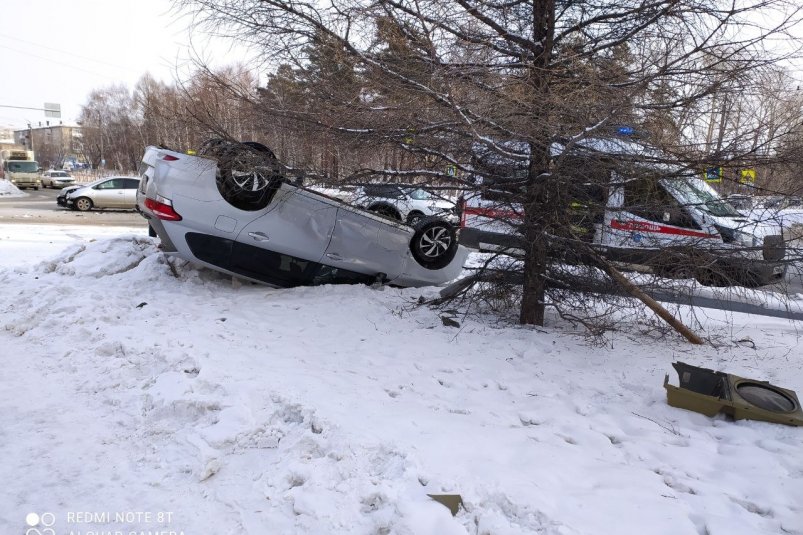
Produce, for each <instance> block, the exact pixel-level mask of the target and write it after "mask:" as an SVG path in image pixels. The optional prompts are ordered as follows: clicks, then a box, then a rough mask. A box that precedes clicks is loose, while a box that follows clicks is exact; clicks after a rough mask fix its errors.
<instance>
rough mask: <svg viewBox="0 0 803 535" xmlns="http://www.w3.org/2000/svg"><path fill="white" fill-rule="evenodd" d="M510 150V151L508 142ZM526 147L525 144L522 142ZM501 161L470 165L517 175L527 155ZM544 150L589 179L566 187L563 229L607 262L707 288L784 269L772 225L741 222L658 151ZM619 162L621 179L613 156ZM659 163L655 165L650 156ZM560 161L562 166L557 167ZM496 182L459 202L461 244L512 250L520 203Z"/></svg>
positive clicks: (628, 146) (592, 143) (628, 145)
mask: <svg viewBox="0 0 803 535" xmlns="http://www.w3.org/2000/svg"><path fill="white" fill-rule="evenodd" d="M511 150H516V148H515V147H512V148H511ZM524 150H526V147H525V149H524ZM524 150H522V151H520V152H521V154H522V156H523V158H520V159H518V160H516V162H515V163H512V164H511V163H510V161H509V160H507V161H505V160H506V157H505V156H502V157H501V158H500V157H499V156H498V155H496V154H491V155H489V156H487V157H486V156H485V155H483V154H480V155H479V156H478V158H477V161H476V162H475V165H477V166H478V168H480V166H486V167H487V168H488V169H490V170H491V173H489V174H491V175H496V176H506V174H507V175H509V176H510V177H511V183H512V184H514V185H518V184H520V183H521V180H520V179H521V177H520V176H515V173H516V172H517V171H518V170H524V171H525V172H526V165H527V163H526V162H527V153H526V152H525V151H524ZM551 151H552V154H553V155H554V156H555V157H557V156H560V157H561V158H563V159H564V161H569V160H568V159H570V158H572V159H574V163H573V164H571V169H582V170H583V172H584V173H586V174H587V175H588V176H593V178H594V180H593V182H588V183H585V182H584V181H583V180H581V179H578V181H577V183H575V184H570V185H568V187H569V189H572V190H573V192H572V194H571V195H570V197H571V200H570V206H567V207H566V210H568V211H569V217H570V219H571V220H572V222H571V227H572V228H571V230H572V233H573V235H574V236H575V237H576V238H577V239H580V240H582V241H585V242H587V243H588V244H589V245H590V246H592V248H593V249H594V250H596V251H597V253H598V254H600V255H602V256H604V257H606V258H608V259H609V260H612V261H615V262H619V263H622V264H624V265H626V266H628V267H632V268H634V269H639V270H649V271H654V272H657V273H660V274H662V275H669V276H672V275H675V274H685V273H688V272H689V271H691V273H690V274H692V275H694V276H695V277H696V278H697V279H698V280H699V281H700V282H703V283H705V284H712V285H718V286H719V285H729V284H733V283H736V284H741V285H745V286H760V285H765V284H770V283H773V282H777V281H778V280H780V279H782V278H783V276H784V274H785V272H786V263H785V262H784V257H785V254H786V252H785V245H784V239H783V236H782V232H781V228H780V227H779V226H777V225H774V224H771V223H769V222H759V221H754V220H751V219H749V218H747V217H745V216H744V215H743V214H741V213H739V212H738V211H737V210H736V209H735V208H734V207H733V206H731V205H730V204H728V202H726V201H725V200H724V199H723V198H722V197H720V196H719V194H718V193H717V192H716V191H715V190H714V189H713V188H712V187H711V186H710V185H709V184H708V183H706V182H705V181H704V180H702V179H699V178H696V173H694V172H691V173H685V172H684V170H683V169H682V168H680V167H679V166H675V165H670V164H669V163H666V162H667V159H668V157H666V156H664V155H660V154H655V151H654V150H652V149H649V148H646V147H643V146H641V145H639V144H636V143H633V142H631V141H625V140H607V139H603V140H594V139H590V140H585V141H582V142H577V143H575V144H574V148H573V149H572V150H571V152H569V153H566V154H564V148H563V147H562V146H560V145H555V146H553V147H552V148H551ZM625 161H626V162H628V166H627V171H628V176H623V175H622V174H621V169H619V168H618V167H617V162H620V163H621V162H625ZM655 162H662V163H660V164H659V163H655ZM567 168H569V167H567ZM509 196H510V193H509V192H506V190H505V184H504V182H500V183H498V184H486V185H484V186H482V187H481V188H480V191H479V193H477V194H473V195H469V196H468V197H467V198H466V199H465V201H464V205H463V209H462V218H461V227H463V228H462V230H461V242H462V243H463V244H464V245H466V246H469V247H473V248H477V249H479V250H487V251H503V252H509V253H511V254H514V255H515V254H519V253H520V252H521V251H522V236H521V234H519V233H518V231H517V229H518V228H519V225H520V222H521V220H522V210H521V206H519V205H516V204H514V203H511V202H510V201H509V200H507V199H509Z"/></svg>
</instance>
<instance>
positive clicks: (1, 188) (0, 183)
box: [0, 178, 28, 197]
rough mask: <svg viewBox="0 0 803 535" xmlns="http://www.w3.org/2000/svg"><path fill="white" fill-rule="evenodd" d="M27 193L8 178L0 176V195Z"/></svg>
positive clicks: (10, 195)
mask: <svg viewBox="0 0 803 535" xmlns="http://www.w3.org/2000/svg"><path fill="white" fill-rule="evenodd" d="M27 196H28V194H27V193H24V192H23V191H22V190H20V189H19V188H18V187H17V186H15V185H14V184H12V183H11V182H9V181H8V180H5V179H2V178H0V197H27Z"/></svg>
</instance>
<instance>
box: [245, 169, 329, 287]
mask: <svg viewBox="0 0 803 535" xmlns="http://www.w3.org/2000/svg"><path fill="white" fill-rule="evenodd" d="M337 204H338V203H337V202H335V201H332V200H329V199H326V198H324V197H321V196H320V195H317V194H315V193H314V192H311V191H309V190H304V189H301V188H297V187H295V186H293V185H290V184H282V186H281V188H280V189H279V191H277V192H276V195H275V196H274V198H273V200H272V201H271V203H270V204H269V205H268V207H267V208H266V209H265V212H264V213H263V214H262V215H261V216H259V217H257V218H256V219H254V220H253V221H251V222H249V223H247V224H246V225H245V226H244V227H243V228H242V230H241V231H240V232H239V233H238V234H237V238H236V240H235V244H234V247H233V250H232V259H231V269H232V271H235V272H238V273H243V274H244V275H247V276H250V277H253V278H257V279H260V280H266V281H267V282H274V283H275V284H277V285H280V286H291V285H295V284H301V283H302V278H301V273H300V272H301V271H305V274H304V276H305V277H307V276H310V273H311V272H312V271H313V270H314V269H313V268H314V267H315V266H313V265H312V264H310V262H311V263H315V265H317V262H319V261H320V260H321V257H322V256H323V254H324V251H326V247H327V246H328V245H329V240H330V239H331V236H332V229H333V228H334V226H335V218H336V216H337ZM265 251H268V252H269V253H266V252H265ZM274 253H275V254H274ZM307 270H310V273H306V271H307ZM297 272H298V273H297ZM272 277H277V278H278V280H276V281H271V280H270V279H271V278H272ZM287 277H289V279H288V278H287Z"/></svg>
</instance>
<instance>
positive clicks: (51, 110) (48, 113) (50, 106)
mask: <svg viewBox="0 0 803 535" xmlns="http://www.w3.org/2000/svg"><path fill="white" fill-rule="evenodd" d="M44 108H45V117H50V118H52V119H61V104H56V103H54V102H45V106H44Z"/></svg>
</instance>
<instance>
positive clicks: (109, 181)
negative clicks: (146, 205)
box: [56, 176, 139, 212]
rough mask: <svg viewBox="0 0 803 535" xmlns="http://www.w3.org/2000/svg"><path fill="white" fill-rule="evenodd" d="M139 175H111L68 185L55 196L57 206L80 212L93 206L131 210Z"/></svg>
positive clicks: (134, 203) (135, 197)
mask: <svg viewBox="0 0 803 535" xmlns="http://www.w3.org/2000/svg"><path fill="white" fill-rule="evenodd" d="M138 187H139V177H131V176H112V177H106V178H101V179H100V180H96V181H94V182H91V183H89V184H86V185H76V186H68V187H66V188H64V189H62V190H61V192H60V193H59V196H58V197H57V198H56V203H57V204H58V205H59V206H64V207H67V208H72V209H73V210H78V211H81V212H86V211H88V210H92V209H93V208H118V209H129V210H133V209H135V208H136V205H137V188H138Z"/></svg>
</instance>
